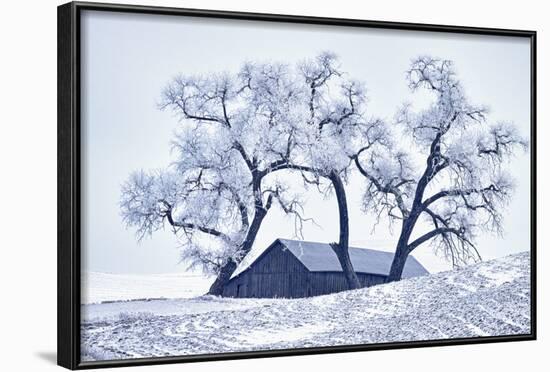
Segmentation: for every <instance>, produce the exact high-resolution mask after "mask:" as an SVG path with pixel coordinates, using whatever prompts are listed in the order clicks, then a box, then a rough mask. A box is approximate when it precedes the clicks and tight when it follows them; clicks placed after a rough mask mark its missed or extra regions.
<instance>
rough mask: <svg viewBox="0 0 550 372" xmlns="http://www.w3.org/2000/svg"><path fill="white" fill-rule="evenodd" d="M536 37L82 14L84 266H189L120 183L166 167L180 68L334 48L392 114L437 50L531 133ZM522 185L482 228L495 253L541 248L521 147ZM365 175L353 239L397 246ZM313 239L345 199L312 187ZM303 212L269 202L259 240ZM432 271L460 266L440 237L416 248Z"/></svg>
mask: <svg viewBox="0 0 550 372" xmlns="http://www.w3.org/2000/svg"><path fill="white" fill-rule="evenodd" d="M529 48H530V46H529V40H528V39H527V38H511V37H493V36H475V35H456V34H444V33H431V32H430V33H428V32H410V31H406V32H405V31H394V30H374V29H367V28H351V27H329V26H313V25H292V24H280V23H264V22H252V21H230V20H214V19H201V18H190V17H175V16H164V15H163V16H154V15H136V14H123V13H111V12H97V11H85V12H84V14H83V15H82V97H83V98H82V99H83V101H82V145H83V146H82V172H83V173H82V181H83V182H82V187H83V190H82V191H83V193H82V198H83V199H82V203H83V204H82V218H83V220H82V222H83V223H82V229H83V234H82V269H83V270H88V271H101V272H112V273H168V272H181V271H184V269H185V268H184V266H183V265H181V264H178V261H179V252H178V248H177V243H176V241H175V238H174V236H173V235H172V234H171V232H170V231H168V230H167V231H160V232H157V233H156V234H155V235H154V236H153V237H152V238H151V239H146V240H144V241H142V242H141V243H137V241H136V239H135V233H134V231H133V230H127V229H126V228H125V227H124V226H123V224H122V221H121V218H120V212H119V207H118V201H119V197H120V185H121V184H122V182H123V181H124V180H125V179H126V178H127V177H128V175H129V174H130V173H131V172H132V171H134V170H138V169H154V168H163V167H166V166H167V165H168V164H169V163H170V161H171V160H172V158H171V155H170V145H169V142H170V140H171V138H172V134H173V131H174V130H175V128H176V126H177V125H178V122H177V120H176V119H175V118H174V117H173V115H172V114H171V113H170V112H168V111H166V112H163V111H160V110H158V108H157V102H158V101H159V98H160V93H161V90H162V89H163V88H164V86H165V85H166V84H167V83H168V82H169V80H170V79H171V78H172V77H174V76H175V75H177V74H179V73H182V74H195V73H209V72H219V71H230V72H236V71H237V70H238V69H239V67H240V66H241V64H242V62H243V61H247V60H254V61H280V62H285V63H295V62H298V61H301V60H303V59H306V58H312V57H314V56H315V55H316V54H318V53H319V52H321V51H325V50H330V51H333V52H335V53H336V54H337V55H338V56H339V57H340V62H341V64H342V69H343V70H344V71H346V72H348V73H349V74H350V75H351V77H353V78H355V79H359V80H362V81H364V82H365V83H366V85H367V88H368V92H369V94H368V95H369V104H370V109H371V114H374V115H376V116H379V117H382V118H386V119H391V118H392V117H393V115H394V113H395V111H396V109H397V108H398V106H399V105H400V104H401V103H403V102H404V101H412V102H413V103H414V97H413V96H411V94H410V92H409V90H408V88H407V86H406V82H405V71H406V69H407V67H408V65H409V63H410V60H411V59H412V58H414V57H416V56H418V55H426V54H428V55H431V56H434V57H441V58H445V59H450V60H452V61H454V63H455V67H456V69H457V71H458V74H459V77H460V79H461V80H462V82H463V85H464V87H465V90H466V93H467V95H468V97H469V98H470V100H471V102H473V103H477V104H486V105H488V106H489V107H490V109H491V114H490V118H489V119H490V121H502V120H504V121H512V122H514V123H516V125H517V126H518V127H519V129H520V132H521V133H522V134H523V135H524V136H526V137H528V136H529V121H530V101H529V99H530V98H529V90H530V70H529V68H530V50H529ZM510 172H511V173H512V174H513V175H514V176H515V178H516V182H517V190H516V193H515V196H514V198H513V200H512V202H511V204H510V207H509V209H508V211H506V213H505V218H504V230H505V233H504V236H503V237H495V236H482V237H480V239H478V243H479V244H478V248H479V251H480V253H481V255H482V257H483V258H484V259H490V258H494V257H499V256H504V255H507V254H510V253H514V252H520V251H526V250H529V247H530V236H529V226H530V213H529V198H530V197H529V194H530V191H529V190H530V183H529V180H530V173H529V172H530V163H529V156H528V154H519V155H518V156H517V157H516V158H515V159H514V160H513V161H512V163H511V164H510ZM362 187H363V184H362V180H361V179H360V178H359V177H355V178H352V180H351V182H350V184H349V185H348V186H347V193H348V199H349V206H350V230H351V231H350V243H351V245H354V246H364V247H369V248H375V249H381V250H392V249H393V247H394V246H395V242H396V240H397V234H398V229H396V231H395V232H394V235H392V234H391V233H390V232H389V230H388V228H387V226H386V225H385V224H383V223H382V224H380V225H378V227H377V229H376V232H375V233H374V234H371V230H372V226H373V223H374V219H373V218H372V217H371V216H367V215H365V214H364V213H362V212H361V210H360V208H359V204H360V203H359V201H360V199H361V190H362ZM307 198H308V200H307V204H306V212H307V215H308V217H313V218H314V219H315V220H316V222H317V224H318V225H320V226H321V227H317V226H314V225H306V226H305V229H304V235H305V239H306V240H313V241H321V242H333V241H336V240H337V239H338V223H337V221H338V219H337V209H336V208H337V206H336V201H335V200H334V199H327V200H324V199H322V198H321V197H319V196H318V195H316V194H315V193H313V192H312V193H309V194H307ZM293 234H294V229H293V221H292V220H291V219H289V218H286V217H285V216H283V215H282V214H281V213H280V212H278V211H274V210H272V211H270V213H269V214H268V216H267V218H266V219H265V220H264V223H263V225H262V228H261V230H260V233H259V235H258V238H257V241H256V244H255V249H256V250H257V249H262V248H263V247H266V246H267V245H269V244H270V243H271V242H272V241H273V240H274V239H276V238H278V237H281V238H293V236H294V235H293ZM413 255H414V256H415V257H417V259H419V261H420V262H422V264H424V265H425V266H426V268H427V269H428V270H430V271H440V270H444V269H449V268H450V266H449V264H448V263H446V262H445V261H443V260H441V259H440V258H437V257H435V256H434V254H433V253H432V250H431V248H430V247H428V246H426V247H422V248H419V249H417V250H415V252H414V253H413Z"/></svg>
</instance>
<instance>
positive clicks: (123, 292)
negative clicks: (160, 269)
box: [81, 272, 212, 304]
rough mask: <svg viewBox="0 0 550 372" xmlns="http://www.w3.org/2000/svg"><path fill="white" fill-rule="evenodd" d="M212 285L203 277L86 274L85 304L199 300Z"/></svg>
mask: <svg viewBox="0 0 550 372" xmlns="http://www.w3.org/2000/svg"><path fill="white" fill-rule="evenodd" d="M211 283H212V280H210V279H206V278H204V276H201V275H188V274H156V275H121V274H109V273H99V272H85V273H83V274H82V299H81V303H83V304H93V303H100V302H107V301H127V300H139V299H153V298H157V299H158V298H190V297H197V296H200V295H202V294H204V293H206V292H208V288H209V287H210V284H211Z"/></svg>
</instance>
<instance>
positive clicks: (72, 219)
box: [57, 2, 537, 369]
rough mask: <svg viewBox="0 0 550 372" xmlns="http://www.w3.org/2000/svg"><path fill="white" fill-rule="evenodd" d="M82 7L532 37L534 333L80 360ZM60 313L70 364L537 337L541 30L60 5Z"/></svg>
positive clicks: (64, 357) (61, 342)
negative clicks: (538, 54) (538, 52)
mask: <svg viewBox="0 0 550 372" xmlns="http://www.w3.org/2000/svg"><path fill="white" fill-rule="evenodd" d="M83 10H94V11H108V12H123V13H142V14H143V13H144V14H156V15H172V16H178V15H179V16H191V17H202V18H223V19H232V20H255V21H265V22H283V23H300V24H317V25H329V26H335V27H336V26H351V27H363V28H364V27H366V28H375V29H393V30H404V31H432V32H433V31H436V32H441V33H449V34H453V33H454V34H456V33H458V34H475V35H493V36H515V37H522V38H528V39H529V40H530V43H531V44H530V45H531V102H530V104H531V124H530V125H531V127H530V128H531V138H530V144H531V145H530V160H531V206H530V212H531V231H530V233H531V247H530V249H531V333H530V334H525V335H514V336H496V337H479V338H464V339H448V340H434V341H414V342H395V343H384V344H371V345H347V346H334V347H315V348H304V349H289V350H271V351H253V352H236V353H221V354H208V355H192V356H177V357H162V358H143V359H129V360H109V361H99V362H81V361H80V306H81V305H80V294H81V288H80V285H81V283H80V257H81V252H80V236H81V235H80V231H81V221H80V211H81V202H80V197H81V194H80V186H81V180H80V170H81V167H82V164H81V157H80V149H81V143H80V130H81V128H80V115H81V113H80V99H81V93H80V81H81V79H80V74H81V72H80V48H81V45H80V17H81V12H82V11H83ZM57 17H58V25H57V27H58V70H57V74H58V93H57V94H58V107H57V110H58V160H57V166H58V168H57V170H58V194H57V197H58V214H57V216H58V217H57V218H58V221H57V222H58V231H57V234H58V247H57V249H58V251H57V257H58V278H57V282H58V292H57V293H58V295H57V296H58V302H57V303H58V315H57V360H58V364H59V365H60V366H63V367H66V368H69V369H88V368H99V367H120V366H138V365H153V364H166V363H181V362H199V361H215V360H227V359H243V358H261V357H275V356H288V355H306V354H320V353H339V352H351V351H367V350H381V349H400V348H416V347H426V346H444V345H464V344H481V343H488V342H508V341H522V340H535V339H536V320H537V314H536V310H537V298H536V277H537V273H536V257H537V254H536V253H537V252H536V232H537V213H536V205H537V203H536V199H537V197H536V195H537V194H536V187H537V186H536V37H537V34H536V32H535V31H524V30H510V29H492V28H478V27H460V26H444V25H434V24H415V23H399V22H382V21H367V20H358V19H335V18H320V17H308V16H291V15H279V14H258V13H241V12H227V11H214V10H198V9H179V8H167V7H156V6H135V5H121V4H103V3H88V2H71V3H67V4H64V5H61V6H59V7H58V16H57Z"/></svg>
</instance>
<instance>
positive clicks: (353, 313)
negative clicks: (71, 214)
mask: <svg viewBox="0 0 550 372" xmlns="http://www.w3.org/2000/svg"><path fill="white" fill-rule="evenodd" d="M529 267H530V256H529V253H528V252H524V253H520V254H516V255H511V256H507V257H504V258H500V259H497V260H493V261H487V262H483V263H480V264H476V265H472V266H469V267H466V268H463V269H460V270H454V271H448V272H443V273H438V274H434V275H430V276H424V277H419V278H413V279H407V280H403V281H400V282H397V283H391V284H384V285H379V286H376V287H371V288H364V289H359V290H354V291H346V292H342V293H337V294H332V295H326V296H319V297H313V298H309V299H293V300H284V299H277V300H275V299H260V300H258V299H228V298H217V297H211V296H202V297H196V298H189V299H160V300H159V299H157V300H149V301H147V300H140V301H125V302H112V303H104V304H89V305H83V306H82V327H81V330H82V340H81V345H82V356H83V360H84V361H91V360H108V359H124V358H140V357H151V356H169V355H188V354H205V353H221V352H234V351H252V350H268V349H286V348H297V347H312V346H333V345H351V344H365V343H381V342H394V341H411V340H434V339H447V338H458V337H479V336H492V335H513V334H526V333H529V332H530V285H529V277H530V272H529ZM154 297H158V296H154Z"/></svg>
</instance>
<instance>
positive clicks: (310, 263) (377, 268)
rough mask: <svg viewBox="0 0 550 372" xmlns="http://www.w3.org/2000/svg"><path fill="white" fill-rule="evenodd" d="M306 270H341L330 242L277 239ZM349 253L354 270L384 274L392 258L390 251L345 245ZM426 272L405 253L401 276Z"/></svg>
mask: <svg viewBox="0 0 550 372" xmlns="http://www.w3.org/2000/svg"><path fill="white" fill-rule="evenodd" d="M279 241H280V242H281V243H282V244H283V245H284V246H285V247H286V248H288V250H289V251H290V252H292V254H293V255H294V256H296V258H297V259H298V260H300V262H301V263H302V264H304V266H305V267H306V268H307V269H308V270H309V271H342V267H341V266H340V262H339V261H338V257H336V253H334V251H333V250H332V247H331V246H330V244H327V243H317V242H307V241H301V240H287V239H279ZM349 255H350V259H351V263H352V264H353V268H354V269H355V272H358V273H365V274H378V275H388V274H389V273H390V267H391V263H392V261H393V252H383V251H377V250H374V249H367V248H357V247H349ZM426 274H428V271H427V270H426V269H425V268H424V266H422V265H421V264H420V263H419V262H418V261H417V260H416V259H415V258H414V257H413V256H411V255H409V257H408V258H407V262H406V263H405V268H404V270H403V275H402V277H403V278H410V277H414V276H421V275H426Z"/></svg>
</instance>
